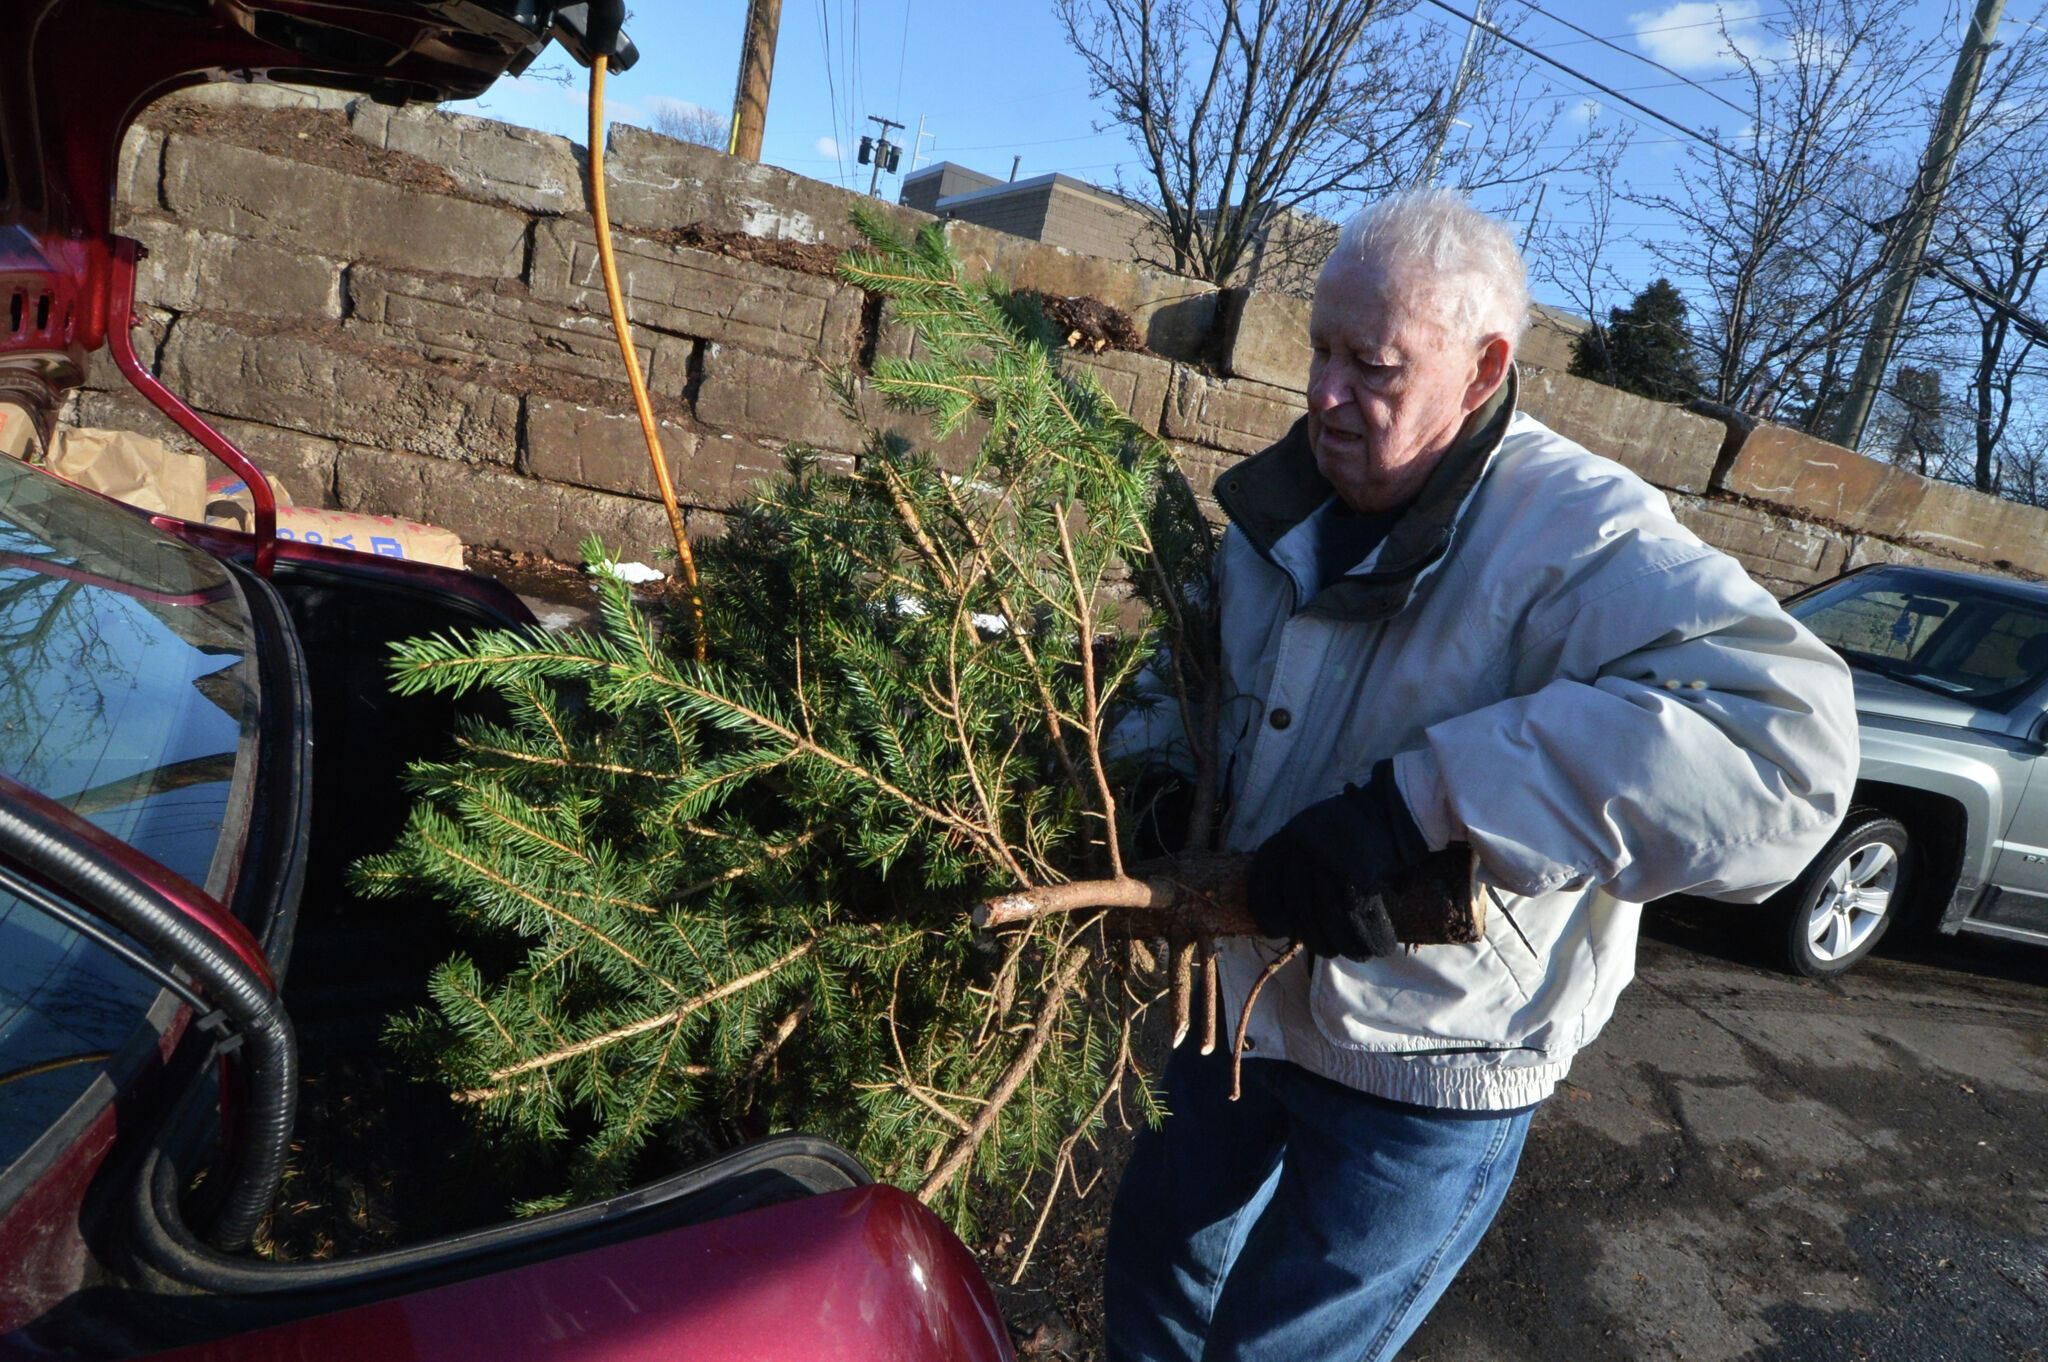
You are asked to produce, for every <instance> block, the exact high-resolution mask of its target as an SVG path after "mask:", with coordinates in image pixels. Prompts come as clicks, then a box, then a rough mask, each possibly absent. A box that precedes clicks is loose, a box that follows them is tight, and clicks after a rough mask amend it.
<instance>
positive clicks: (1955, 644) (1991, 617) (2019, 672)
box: [1790, 570, 2048, 708]
mask: <svg viewBox="0 0 2048 1362" xmlns="http://www.w3.org/2000/svg"><path fill="white" fill-rule="evenodd" d="M1790 609H1791V612H1792V614H1793V615H1794V616H1796V617H1797V618H1798V619H1799V620H1800V622H1802V623H1803V624H1805V625H1806V627H1807V628H1809V629H1811V630H1813V632H1814V633H1815V634H1817V635H1819V636H1820V638H1821V640H1822V641H1823V642H1825V643H1827V644H1828V645H1829V646H1830V647H1832V648H1834V649H1835V650H1836V651H1837V652H1839V653H1841V654H1842V656H1843V657H1845V658H1847V659H1848V661H1849V662H1850V663H1851V664H1852V665H1855V666H1859V667H1863V668H1866V669H1867V670H1870V671H1875V672H1879V673H1882V674H1883V675H1885V676H1889V677H1891V678H1893V679H1894V680H1898V681H1904V682H1906V683H1907V684H1909V685H1914V686H1918V687H1920V688H1921V689H1922V690H1931V691H1936V692H1939V693H1940V694H1943V695H1954V696H1958V697H1960V698H1963V699H1967V700H1971V701H1973V702H1975V703H1977V704H1981V705H1985V706H1987V707H1990V708H2002V707H2003V706H2005V705H2007V704H2010V703H2011V702H2012V701H2014V700H2016V699H2017V698H2018V697H2019V695H2021V694H2023V693H2024V692H2026V691H2028V690H2030V689H2032V688H2033V687H2034V686H2035V685H2036V684H2038V683H2039V682H2040V681H2041V680H2042V678H2043V677H2044V676H2048V601H2037V600H2034V599H2032V598H2030V597H2021V596H2017V595H2012V594H2007V593H2006V592H2002V591H2000V590H1999V589H1998V588H1997V587H1996V586H1995V585H1994V584H1991V583H1985V584H1984V585H1982V586H1979V585H1978V584H1976V583H1972V582H1959V581H1955V580H1952V579H1948V578H1940V577H1927V576H1924V575H1921V574H1917V573H1911V572H1907V571H1893V570H1888V571H1883V572H1869V573H1861V574H1858V575H1857V576H1854V577H1850V578H1847V579H1845V580H1843V581H1841V582H1839V583H1837V584H1836V585H1834V586H1832V587H1827V588H1824V589H1822V590H1820V591H1817V592H1815V593H1814V594H1813V595H1811V596H1808V597H1806V598H1804V599H1802V600H1800V601H1798V602H1795V603H1794V604H1793V605H1792V606H1791V607H1790Z"/></svg>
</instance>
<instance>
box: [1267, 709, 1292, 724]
mask: <svg viewBox="0 0 2048 1362" xmlns="http://www.w3.org/2000/svg"><path fill="white" fill-rule="evenodd" d="M1266 722H1267V723H1269V724H1271V725H1273V727H1275V728H1285V727H1287V725H1289V724H1291V723H1293V722H1294V716H1293V715H1292V714H1289V713H1288V712H1287V711H1286V710H1284V709H1276V710H1274V711H1273V713H1272V716H1271V717H1270V718H1268V719H1267V720H1266Z"/></svg>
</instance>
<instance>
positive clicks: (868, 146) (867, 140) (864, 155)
mask: <svg viewBox="0 0 2048 1362" xmlns="http://www.w3.org/2000/svg"><path fill="white" fill-rule="evenodd" d="M874 155H875V139H874V138H872V137H863V138H861V139H860V163H861V164H862V165H866V164H867V163H868V162H869V161H871V160H873V159H874Z"/></svg>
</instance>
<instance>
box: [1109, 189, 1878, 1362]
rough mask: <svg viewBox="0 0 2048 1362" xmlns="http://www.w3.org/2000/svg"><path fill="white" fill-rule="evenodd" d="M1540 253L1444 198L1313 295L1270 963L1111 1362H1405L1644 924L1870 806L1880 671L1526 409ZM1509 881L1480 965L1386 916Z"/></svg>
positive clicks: (1272, 787) (1282, 525)
mask: <svg viewBox="0 0 2048 1362" xmlns="http://www.w3.org/2000/svg"><path fill="white" fill-rule="evenodd" d="M1528 306H1529V296H1528V286H1527V283H1526V281H1525V275H1524V270H1523V265H1522V260H1521V257H1520V254H1519V252H1517V250H1516V249H1515V246H1514V242H1513V239H1512V238H1511V237H1510V236H1509V235H1508V233H1507V232H1506V231H1505V230H1504V229H1503V228H1502V227H1501V226H1500V225H1499V224H1498V223H1495V222H1493V221H1492V220H1490V219H1488V218H1486V217H1484V216H1483V215H1481V214H1479V213H1477V212H1475V211H1474V210H1473V209H1472V208H1471V207H1469V206H1468V205H1467V204H1466V203H1465V202H1464V201H1463V200H1462V199H1461V198H1459V197H1458V196H1456V195H1454V194H1450V193H1447V192H1443V191H1437V190H1427V191H1421V192H1417V193H1412V194H1407V195H1404V196H1401V197H1398V198H1394V199H1390V200H1387V201H1385V202H1383V203H1380V204H1378V205H1376V206H1374V207H1371V208H1368V209H1367V210H1365V211H1364V212H1362V213H1360V214H1359V215H1358V216H1357V217H1356V218H1354V219H1353V220H1352V221H1351V222H1350V223H1349V224H1348V225H1347V226H1346V227H1345V229H1344V232H1343V235H1342V237H1341V239H1340V241H1339V243H1338V246H1337V249H1336V251H1335V253H1334V254H1333V255H1332V256H1331V257H1330V260H1329V262H1328V264H1327V265H1326V266H1325V267H1324V269H1323V272H1322V275H1321V277H1320V279H1319V280H1318V282H1317V284H1316V295H1315V308H1314V312H1313V315H1312V320H1311V322H1310V339H1311V341H1312V342H1313V345H1314V358H1313V360H1312V361H1311V363H1310V369H1309V389H1308V416H1307V418H1306V420H1305V421H1303V422H1301V423H1300V424H1298V425H1296V426H1295V428H1294V429H1293V430H1292V431H1290V432H1289V433H1288V435H1287V437H1286V438H1285V439H1283V440H1282V441H1281V442H1280V443H1279V444H1277V445H1275V446H1273V447H1272V448H1271V449H1269V450H1267V451H1265V452H1264V453H1263V454H1260V455H1258V456H1257V457H1255V458H1252V459H1248V460H1246V461H1245V462H1244V463H1243V464H1241V465H1240V466H1238V467H1237V468H1236V469H1234V470H1232V471H1231V472H1230V473H1228V474H1226V475H1225V476H1224V478H1223V480H1222V482H1221V483H1220V484H1219V485H1218V487H1217V500H1218V501H1219V502H1221V503H1222V505H1223V507H1224V509H1225V510H1226V511H1227V512H1228V513H1229V516H1230V520H1231V526H1230V530H1229V532H1228V534H1227V535H1226V537H1225V539H1224V543H1223V549H1222V554H1221V558H1220V563H1219V567H1218V570H1217V571H1218V576H1219V588H1220V597H1221V602H1222V613H1223V618H1222V631H1223V650H1224V666H1225V675H1226V695H1227V696H1230V697H1233V698H1231V699H1230V700H1229V701H1228V708H1227V709H1226V711H1225V716H1224V717H1225V723H1224V728H1225V730H1226V732H1229V733H1230V734H1231V736H1232V740H1233V741H1234V749H1233V751H1232V752H1231V753H1230V754H1229V755H1228V758H1227V760H1228V762H1229V766H1228V769H1229V771H1230V773H1231V791H1230V797H1231V807H1230V821H1229V825H1228V838H1229V845H1230V846H1232V847H1234V848H1237V849H1240V850H1247V851H1253V850H1255V852H1256V854H1255V856H1254V858H1253V869H1252V882H1251V895H1252V903H1253V906H1254V912H1255V915H1256V916H1257V918H1258V921H1259V925H1260V927H1261V929H1262V931H1263V932H1264V933H1265V934H1266V935H1267V936H1268V937H1270V938H1271V939H1270V940H1263V941H1242V942H1238V943H1235V944H1234V945H1233V946H1231V947H1229V948H1227V949H1226V952H1225V957H1224V962H1223V971H1224V973H1223V977H1224V985H1225V993H1226V996H1227V997H1228V999H1229V1000H1230V1003H1231V1005H1232V1006H1233V1007H1234V1008H1235V1007H1241V1006H1242V1005H1243V1003H1244V1000H1245V997H1246V994H1247V991H1248V989H1249V987H1250V985H1251V983H1252V981H1253V980H1254V979H1255V978H1256V976H1257V975H1258V973H1259V972H1260V971H1261V970H1262V968H1263V967H1264V966H1265V964H1266V963H1267V962H1268V961H1270V960H1273V959H1275V958H1276V957H1278V956H1279V954H1280V953H1281V952H1282V951H1283V950H1284V949H1285V948H1286V946H1287V944H1288V942H1289V941H1297V942H1300V943H1301V944H1302V945H1303V946H1304V947H1305V950H1304V951H1303V953H1302V954H1301V955H1300V956H1298V957H1297V958H1296V959H1295V961H1294V962H1293V963H1291V964H1289V965H1288V966H1286V967H1285V968H1283V969H1282V970H1281V971H1280V972H1279V973H1278V974H1276V975H1275V976H1274V977H1273V980H1272V982H1271V983H1270V984H1269V985H1268V986H1267V988H1266V989H1265V991H1264V992H1263V993H1262V994H1261V995H1260V998H1259V1002H1258V1006H1257V1009H1256V1010H1255V1012H1254V1013H1253V1016H1252V1019H1251V1029H1250V1033H1249V1035H1250V1039H1249V1041H1248V1043H1247V1045H1246V1051H1247V1058H1246V1059H1245V1061H1244V1066H1243V1084H1244V1092H1243V1096H1242V1099H1241V1100H1238V1101H1235V1102H1232V1101H1230V1100H1229V1099H1228V1063H1227V1059H1226V1058H1225V1057H1224V1056H1222V1055H1220V1054H1219V1055H1216V1056H1212V1057H1210V1058H1206V1059H1205V1058H1202V1057H1199V1056H1197V1055H1195V1054H1194V1053H1192V1047H1187V1048H1184V1049H1183V1050H1182V1051H1181V1052H1180V1053H1179V1054H1178V1055H1177V1056H1176V1057H1175V1059H1174V1060H1173V1062H1172V1064H1171V1065H1170V1066H1169V1068H1168V1071H1167V1106H1168V1110H1169V1111H1170V1112H1171V1114H1170V1115H1169V1116H1168V1117H1167V1119H1166V1121H1165V1122H1164V1124H1163V1126H1162V1127H1161V1128H1160V1129H1159V1130H1157V1131H1147V1132H1145V1133H1144V1134H1143V1135H1141V1136H1140V1139H1139V1142H1138V1147H1137V1149H1136V1150H1135V1152H1134V1153H1133V1155H1132V1158H1131V1163H1130V1167H1129V1169H1128V1170H1127V1171H1126V1173H1125V1175H1124V1181H1123V1185H1122V1186H1121V1188H1120V1189H1119V1191H1118V1194H1117V1200H1116V1206H1115V1209H1114V1211H1113V1213H1112V1216H1111V1220H1110V1232H1109V1248H1108V1258H1109V1262H1108V1274H1107V1307H1108V1333H1109V1342H1110V1352H1111V1355H1112V1356H1113V1357H1117V1358H1125V1359H1136V1358H1145V1359H1164V1358H1195V1357H1203V1358H1212V1359H1215V1358H1233V1359H1240V1358H1241V1359H1275V1360H1276V1362H1278V1360H1279V1359H1286V1360H1287V1362H1304V1360H1305V1359H1320V1358H1344V1359H1347V1360H1348V1359H1359V1358H1364V1359H1382V1358H1390V1357H1392V1356H1393V1354H1394V1353H1395V1352H1396V1350H1397V1349H1399V1347H1400V1346H1401V1344H1402V1342H1403V1341H1404V1340H1405V1339H1406V1338H1407V1337H1408V1336H1409V1335H1410V1334H1411V1333H1412V1332H1414V1330H1415V1328H1416V1327H1417V1326H1418V1325H1419V1324H1420V1323H1421V1322H1422V1319H1423V1317H1424V1316H1425V1315H1426V1314H1427V1313H1428V1311H1429V1309H1430V1307H1431V1306H1432V1305H1433V1304H1434V1303H1435V1302H1436V1300H1437V1298H1438V1297H1439V1296H1441V1295H1442V1293H1443V1291H1444V1289H1445V1288H1446V1287H1447V1286H1448V1285H1449V1283H1450V1281H1451V1278H1452V1277H1453V1276H1454V1275H1455V1274H1456V1272H1457V1270H1458V1268H1459V1266H1460V1265H1461V1264H1462V1263H1463V1262H1464V1260H1465V1258H1466V1257H1467V1256H1468V1255H1469V1254H1470V1253H1471V1252H1472V1250H1473V1248H1474V1247H1475V1246H1477V1244H1478V1242H1479V1240H1480V1238H1481V1236H1482V1235H1483V1234H1484V1233H1485V1230H1486V1227H1487V1225H1488V1223H1490V1222H1491V1220H1492V1218H1493V1216H1494V1213H1495V1212H1496V1211H1497V1210H1498V1209H1499V1207H1500V1204H1501V1201H1502V1199H1503V1198H1504V1197H1505V1196H1506V1194H1507V1188H1508V1183H1509V1181H1510V1179H1511V1178H1512V1177H1513V1175H1514V1170H1515V1166H1516V1162H1517V1160H1518V1158H1519V1157H1520V1154H1521V1149H1522V1141H1523V1137H1524V1135H1525V1134H1526V1132H1527V1130H1528V1127H1529V1118H1530V1113H1531V1111H1532V1110H1533V1109H1534V1108H1535V1106H1536V1105H1537V1104H1538V1103H1539V1102H1541V1101H1542V1100H1543V1099H1544V1098H1545V1097H1546V1096H1548V1095H1549V1093H1550V1092H1551V1090H1552V1089H1553V1088H1554V1087H1555V1086H1556V1085H1557V1082H1558V1080H1559V1079H1561V1078H1563V1077H1564V1075H1565V1073H1566V1071H1567V1070H1568V1069H1569V1068H1570V1065H1571V1061H1572V1056H1573V1054H1574V1053H1576V1052H1577V1051H1578V1050H1579V1049H1580V1048H1581V1047H1583V1046H1584V1045H1586V1044H1587V1043H1588V1042H1589V1041H1591V1040H1592V1039H1593V1037H1594V1036H1595V1035H1596V1034H1598V1032H1599V1030H1600V1028H1601V1026H1602V1025H1603V1024H1604V1023H1605V1022H1606V1021H1607V1019H1608V1017H1609V1016H1610V1015H1612V1012H1613V1009H1614V1003H1615V999H1616V997H1617V996H1618V995H1619V994H1620V993H1621V990H1622V988H1623V987H1624V986H1626V985H1627V983H1628V981H1629V979H1630V978H1631V976H1632V974H1633V968H1634V955H1635V941H1636V927H1637V921H1638V918H1639V916H1640V909H1639V907H1638V906H1637V905H1639V904H1641V903H1643V902H1645V901H1646V900H1649V899H1653V898H1656V897H1659V896H1660V895H1664V894H1673V893H1679V892H1681V891H1684V892H1691V893H1698V894H1708V895H1713V896H1716V897H1720V898H1726V899H1735V900H1743V901H1754V900H1757V899H1759V898H1762V897H1763V896H1765V895H1767V894H1769V893H1770V892H1771V891H1773V890H1775V889H1777V888H1779V887H1780V886H1782V885H1784V884H1786V883H1788V882H1789V881H1790V880H1791V879H1792V878H1793V877H1794V876H1795V875H1796V874H1797V873H1798V872H1799V871H1800V870H1801V869H1802V868H1803V867H1804V866H1805V864H1806V862H1807V860H1808V859H1809V858H1810V857H1812V856H1813V855H1814V854H1815V853H1816V852H1817V851H1818V850H1819V848H1820V847H1821V845H1822V844H1823V843H1824V842H1825V841H1826V840H1827V838H1828V836H1829V835H1830V834H1831V832H1832V831H1833V829H1834V828H1835V826H1836V825H1837V823H1838V822H1839V821H1840V820H1841V818H1842V816H1843V814H1844V812H1845V811H1846V808H1847V803H1848V798H1849V793H1850V789H1851V786H1852V783H1853V781H1854V778H1855V773H1856V728H1855V715H1854V709H1853V699H1852V693H1851V689H1850V683H1849V676H1848V672H1847V670H1846V668H1845V667H1844V666H1843V664H1842V663H1841V662H1840V660H1838V659H1837V658H1836V657H1835V656H1834V655H1833V654H1831V653H1830V652H1829V651H1828V650H1827V649H1826V648H1825V647H1824V646H1822V644H1821V643H1820V642H1819V641H1818V640H1816V639H1815V638H1814V637H1813V636H1812V635H1811V634H1809V633H1808V632H1807V631H1806V630H1805V629H1804V628H1802V627H1801V626H1800V625H1798V624H1797V623H1795V622H1794V621H1793V620H1792V619H1790V618H1789V617H1788V616H1786V615H1785V614H1784V612H1783V611H1781V610H1780V609H1779V608H1778V606H1777V604H1776V602H1775V601H1773V600H1772V599H1771V597H1770V596H1769V595H1768V594H1767V593H1766V592H1765V591H1764V590H1763V589H1762V588H1760V587H1758V586H1757V585H1756V584H1755V583H1754V582H1752V581H1751V580H1750V579H1749V577H1748V576H1747V575H1746V574H1745V573H1744V572H1743V570H1742V569H1741V567H1740V566H1738V565H1737V564H1736V563H1735V562H1734V561H1733V560H1731V559H1729V558H1727V557H1725V556H1724V555H1722V554H1720V553H1718V552H1716V551H1715V550H1713V549H1710V548H1708V547H1706V546H1705V545H1703V544H1702V543H1700V541H1699V540H1698V539H1697V538H1695V537H1694V536H1693V535H1692V534H1691V533H1690V532H1688V531H1687V530H1686V529H1685V528H1684V527H1682V526H1681V525H1679V523H1678V522H1677V521H1676V520H1674V519H1673V518H1672V515H1671V511H1670V508H1669V507H1668V506H1667V505H1666V503H1665V500H1664V498H1663V496H1661V495H1660V494H1659V493H1658V492H1657V491H1656V490H1655V489H1653V488H1651V487H1650V486H1649V485H1647V484H1646V483H1644V482H1642V481H1641V480H1640V479H1638V478H1636V477H1635V476H1634V475H1633V474H1631V473H1629V472H1628V471H1627V470H1625V469H1623V468H1621V467H1620V466H1618V465H1616V464H1613V463H1610V462H1608V461H1607V460H1605V459H1602V458H1598V457H1596V456H1595V455H1593V454H1590V453H1588V452H1587V451H1586V450H1584V449H1582V448H1580V447H1579V446H1578V445H1576V444H1573V443H1572V442H1571V441H1569V440H1567V439H1565V438H1563V437H1562V436H1560V435H1557V434H1555V433H1554V432H1552V431H1550V430H1548V429H1547V428H1545V427H1544V426H1543V425H1542V424H1541V423H1539V422H1537V421H1536V420H1534V419H1533V418H1531V417H1530V416H1528V415H1527V414H1525V413H1519V412H1517V411H1516V410H1515V385H1516V377H1515V372H1514V368H1513V363H1512V361H1513V356H1514V349H1515V345H1516V343H1517V341H1518V340H1519V338H1520V336H1521V334H1522V330H1523V327H1524V325H1525V324H1526V320H1527V315H1528ZM1452 843H1465V844H1468V845H1469V846H1470V847H1471V849H1472V850H1473V851H1474V852H1475V853H1476V854H1477V857H1478V861H1479V864H1480V873H1481V878H1482V880H1483V881H1484V882H1485V884H1486V896H1487V898H1488V900H1489V910H1488V912H1487V915H1486V926H1485V933H1484V937H1483V939H1482V940H1480V941H1479V942H1478V943H1476V944H1473V945H1469V946H1424V947H1421V948H1419V949H1416V950H1414V951H1406V950H1399V949H1394V948H1393V944H1392V940H1391V936H1392V934H1391V928H1390V926H1389V924H1388V923H1387V921H1386V920H1385V917H1384V914H1382V913H1379V912H1378V911H1377V900H1376V899H1373V898H1372V897H1370V891H1371V890H1372V889H1374V888H1375V886H1377V885H1379V884H1380V883H1381V882H1383V881H1384V880H1385V879H1387V878H1388V877H1389V876H1391V875H1393V874H1396V873H1398V872H1399V871H1400V870H1402V869H1403V868H1405V867H1407V866H1409V865H1411V864H1413V863H1414V862H1416V861H1417V860H1419V859H1420V858H1421V857H1422V856H1423V855H1425V854H1426V853H1427V852H1429V851H1431V850H1435V849H1440V848H1443V847H1446V846H1449V845H1450V844H1452Z"/></svg>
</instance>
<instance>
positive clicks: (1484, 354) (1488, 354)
mask: <svg viewBox="0 0 2048 1362" xmlns="http://www.w3.org/2000/svg"><path fill="white" fill-rule="evenodd" d="M1514 355H1515V347H1514V346H1513V345H1512V344H1510V343H1509V341H1508V338H1507V337H1506V336H1488V337H1487V338H1486V343H1485V344H1484V345H1481V346H1480V347H1479V362H1478V363H1477V364H1476V365H1474V366H1473V370H1472V382H1471V384H1470V386H1468V387H1467V388H1466V389H1465V410H1466V411H1468V412H1472V411H1478V410H1479V409H1480V408H1481V407H1483V406H1485V405H1486V400H1487V399H1488V398H1489V397H1492V396H1493V394H1494V391H1495V389H1497V388H1499V387H1500V385H1501V384H1503V383H1505V382H1507V377H1508V363H1509V361H1511V360H1512V359H1513V358H1514Z"/></svg>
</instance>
